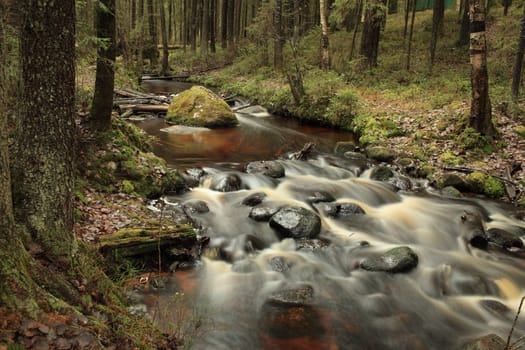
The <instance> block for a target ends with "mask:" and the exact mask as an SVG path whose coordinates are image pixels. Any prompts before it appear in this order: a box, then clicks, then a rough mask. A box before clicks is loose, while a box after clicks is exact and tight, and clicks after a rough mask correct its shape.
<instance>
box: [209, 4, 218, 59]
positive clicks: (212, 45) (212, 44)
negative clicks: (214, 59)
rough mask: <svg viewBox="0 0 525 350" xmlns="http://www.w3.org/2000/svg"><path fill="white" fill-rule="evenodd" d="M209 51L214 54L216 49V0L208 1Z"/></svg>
mask: <svg viewBox="0 0 525 350" xmlns="http://www.w3.org/2000/svg"><path fill="white" fill-rule="evenodd" d="M210 1H211V6H210V51H211V52H212V53H215V52H216V51H217V48H216V38H217V34H216V31H217V0H210Z"/></svg>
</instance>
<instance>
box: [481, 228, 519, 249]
mask: <svg viewBox="0 0 525 350" xmlns="http://www.w3.org/2000/svg"><path fill="white" fill-rule="evenodd" d="M487 239H488V241H489V242H490V243H493V244H495V245H497V246H499V247H501V248H504V249H510V248H523V241H522V240H521V238H520V237H519V236H518V235H515V234H514V233H511V232H509V231H505V230H502V229H499V228H491V229H488V230H487Z"/></svg>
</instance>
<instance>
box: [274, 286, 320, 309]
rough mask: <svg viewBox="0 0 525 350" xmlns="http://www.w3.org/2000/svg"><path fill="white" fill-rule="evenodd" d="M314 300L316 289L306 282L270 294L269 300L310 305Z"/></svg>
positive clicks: (291, 304) (276, 302)
mask: <svg viewBox="0 0 525 350" xmlns="http://www.w3.org/2000/svg"><path fill="white" fill-rule="evenodd" d="M313 300H314V289H313V288H312V286H310V285H308V284H305V285H299V286H297V287H294V288H288V289H284V290H280V291H277V292H274V293H272V294H270V296H269V297H268V302H270V303H273V304H280V305H289V306H294V305H309V304H311V303H312V302H313Z"/></svg>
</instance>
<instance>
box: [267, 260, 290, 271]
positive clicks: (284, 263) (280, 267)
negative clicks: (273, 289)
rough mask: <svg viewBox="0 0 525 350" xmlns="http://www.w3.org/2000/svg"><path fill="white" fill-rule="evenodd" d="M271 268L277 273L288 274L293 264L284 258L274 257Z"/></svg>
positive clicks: (270, 262) (270, 263)
mask: <svg viewBox="0 0 525 350" xmlns="http://www.w3.org/2000/svg"><path fill="white" fill-rule="evenodd" d="M269 265H270V268H271V269H272V271H275V272H288V271H290V269H291V268H292V266H293V264H292V263H291V262H289V261H288V260H286V258H285V257H282V256H274V257H273V258H271V259H270V261H269Z"/></svg>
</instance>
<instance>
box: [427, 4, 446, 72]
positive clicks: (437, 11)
mask: <svg viewBox="0 0 525 350" xmlns="http://www.w3.org/2000/svg"><path fill="white" fill-rule="evenodd" d="M444 15H445V0H434V10H433V12H432V34H431V37H430V50H429V51H430V62H429V66H428V70H429V72H432V67H433V66H434V58H435V56H436V46H437V40H438V36H439V34H440V33H441V30H442V28H443V17H444Z"/></svg>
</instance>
